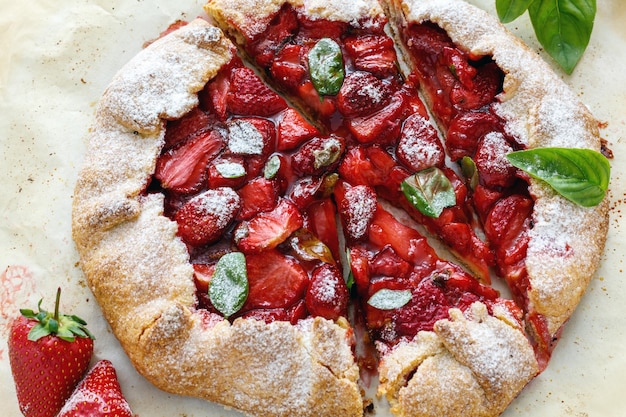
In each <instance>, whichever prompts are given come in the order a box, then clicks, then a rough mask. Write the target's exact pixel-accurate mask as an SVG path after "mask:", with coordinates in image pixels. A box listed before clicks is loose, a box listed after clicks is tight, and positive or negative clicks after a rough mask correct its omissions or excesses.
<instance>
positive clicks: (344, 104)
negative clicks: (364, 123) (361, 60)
mask: <svg viewBox="0 0 626 417" xmlns="http://www.w3.org/2000/svg"><path fill="white" fill-rule="evenodd" d="M390 98H391V94H390V87H389V86H388V85H385V84H384V83H383V82H382V81H380V80H379V79H378V78H376V77H374V76H373V75H372V74H370V73H368V72H364V71H356V72H353V73H351V74H349V75H348V76H347V77H346V78H345V80H344V82H343V85H342V86H341V89H340V90H339V93H338V94H337V110H339V112H340V113H341V114H342V115H344V116H345V117H360V116H368V115H370V114H372V113H374V112H376V111H378V110H380V109H382V108H383V107H384V106H385V105H387V103H388V102H389V100H390Z"/></svg>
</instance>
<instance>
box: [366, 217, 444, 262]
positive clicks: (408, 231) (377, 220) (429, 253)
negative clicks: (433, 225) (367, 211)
mask: <svg viewBox="0 0 626 417" xmlns="http://www.w3.org/2000/svg"><path fill="white" fill-rule="evenodd" d="M369 236H370V239H369V240H370V241H371V242H372V243H373V244H375V245H378V247H379V248H383V247H384V246H385V245H387V244H389V245H390V246H391V247H392V248H393V250H394V251H395V252H396V253H397V254H398V255H400V257H402V259H404V260H405V261H407V262H410V263H412V264H413V265H429V266H431V265H434V263H435V261H436V260H437V259H438V258H437V255H436V253H435V251H434V249H432V247H430V245H428V242H427V241H426V238H425V237H424V236H422V235H421V234H420V233H419V232H418V231H417V230H415V229H413V228H411V227H409V226H406V225H404V224H402V223H400V222H399V221H398V220H397V219H396V218H395V217H394V216H393V215H392V214H391V213H389V212H388V211H386V210H385V209H383V208H382V207H381V206H380V205H379V206H378V207H377V209H376V213H375V215H374V218H373V220H372V224H371V226H370V234H369Z"/></svg>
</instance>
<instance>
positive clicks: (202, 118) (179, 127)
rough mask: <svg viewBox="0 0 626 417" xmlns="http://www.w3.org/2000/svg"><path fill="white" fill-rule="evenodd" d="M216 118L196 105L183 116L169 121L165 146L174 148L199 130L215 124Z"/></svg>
mask: <svg viewBox="0 0 626 417" xmlns="http://www.w3.org/2000/svg"><path fill="white" fill-rule="evenodd" d="M214 122H215V121H214V118H212V117H211V116H210V115H209V114H208V113H206V112H205V111H203V110H201V109H200V108H198V107H195V108H194V109H193V110H191V111H190V112H189V113H187V114H186V115H184V116H183V117H182V118H180V119H177V120H172V121H169V122H167V127H166V128H165V148H166V149H169V148H173V147H175V146H177V145H179V144H180V143H182V142H184V141H185V140H186V139H187V138H190V137H191V136H193V135H195V134H196V133H198V132H199V131H202V130H206V129H209V128H210V126H212V125H213V124H214Z"/></svg>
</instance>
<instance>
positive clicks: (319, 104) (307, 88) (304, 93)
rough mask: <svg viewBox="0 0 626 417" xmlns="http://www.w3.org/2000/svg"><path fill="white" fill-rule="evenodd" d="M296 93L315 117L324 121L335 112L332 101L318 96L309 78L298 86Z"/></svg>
mask: <svg viewBox="0 0 626 417" xmlns="http://www.w3.org/2000/svg"><path fill="white" fill-rule="evenodd" d="M297 95H298V97H299V98H300V99H301V100H302V102H303V103H304V104H305V105H306V106H307V107H308V108H309V110H310V111H311V115H312V116H313V117H315V118H318V119H322V120H323V121H326V120H327V119H328V118H329V117H330V116H331V115H332V114H333V113H334V112H335V103H334V101H333V100H332V99H331V98H329V97H320V95H319V94H318V93H317V90H316V89H315V87H314V86H313V83H312V82H311V81H310V80H308V81H306V82H304V83H303V84H301V85H300V86H299V87H298V91H297Z"/></svg>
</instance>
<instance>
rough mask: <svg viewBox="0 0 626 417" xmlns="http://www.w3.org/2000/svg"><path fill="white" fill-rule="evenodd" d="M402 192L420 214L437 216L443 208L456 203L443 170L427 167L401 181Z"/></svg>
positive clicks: (450, 184)
mask: <svg viewBox="0 0 626 417" xmlns="http://www.w3.org/2000/svg"><path fill="white" fill-rule="evenodd" d="M401 187H402V192H403V193H404V196H405V197H406V199H407V200H409V202H410V203H411V204H412V205H413V206H414V207H415V208H416V209H418V210H419V211H420V212H421V213H422V214H424V215H426V216H429V217H435V218H437V217H439V215H440V214H441V212H442V211H443V209H444V208H446V207H450V206H453V205H455V204H456V195H455V194H454V187H453V186H452V183H451V182H450V180H449V179H448V177H446V174H444V172H443V171H442V170H441V169H439V168H437V167H432V168H427V169H425V170H423V171H419V172H418V173H416V174H415V175H411V176H410V177H408V178H407V179H405V180H404V181H402V185H401Z"/></svg>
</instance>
